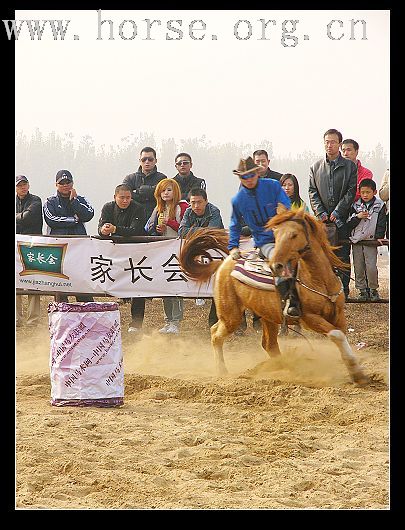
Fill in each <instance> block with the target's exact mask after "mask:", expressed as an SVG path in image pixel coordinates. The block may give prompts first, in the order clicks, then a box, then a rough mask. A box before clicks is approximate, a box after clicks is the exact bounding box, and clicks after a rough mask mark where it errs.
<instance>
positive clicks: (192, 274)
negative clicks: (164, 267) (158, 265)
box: [178, 228, 229, 284]
mask: <svg viewBox="0 0 405 530" xmlns="http://www.w3.org/2000/svg"><path fill="white" fill-rule="evenodd" d="M228 241H229V236H228V234H227V232H226V231H225V230H224V229H223V228H203V229H201V230H195V231H194V232H188V234H187V235H186V237H185V238H184V239H182V240H181V245H180V252H179V256H178V258H179V263H180V266H181V268H182V270H183V272H184V273H185V274H186V276H188V277H189V278H190V279H191V280H194V281H196V282H198V283H200V284H201V283H204V282H206V281H208V280H209V279H210V278H211V276H212V274H214V272H215V271H216V270H217V269H218V267H219V266H220V265H221V264H222V263H223V262H222V260H219V259H213V257H212V256H211V254H210V253H209V252H208V251H209V250H217V251H219V252H223V253H224V254H227V255H228V254H229V250H228Z"/></svg>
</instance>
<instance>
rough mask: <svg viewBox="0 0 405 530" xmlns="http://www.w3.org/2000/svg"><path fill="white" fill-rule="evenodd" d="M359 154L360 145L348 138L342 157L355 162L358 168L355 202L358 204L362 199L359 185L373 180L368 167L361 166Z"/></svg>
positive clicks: (344, 144) (343, 144)
mask: <svg viewBox="0 0 405 530" xmlns="http://www.w3.org/2000/svg"><path fill="white" fill-rule="evenodd" d="M358 154H359V144H358V143H357V142H356V140H352V139H351V138H348V139H347V140H343V142H342V156H343V158H347V159H349V160H351V161H352V162H354V163H355V164H356V166H357V189H356V196H355V198H354V201H353V202H356V201H357V200H358V199H360V192H359V184H360V182H361V181H362V180H364V179H371V180H372V179H373V174H372V172H371V171H370V170H369V169H367V168H366V167H364V166H362V165H361V162H360V160H357V155H358Z"/></svg>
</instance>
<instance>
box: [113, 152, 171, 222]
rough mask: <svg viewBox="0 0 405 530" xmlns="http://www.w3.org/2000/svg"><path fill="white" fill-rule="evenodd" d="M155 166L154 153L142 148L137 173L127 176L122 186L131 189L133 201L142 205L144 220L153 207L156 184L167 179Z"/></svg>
mask: <svg viewBox="0 0 405 530" xmlns="http://www.w3.org/2000/svg"><path fill="white" fill-rule="evenodd" d="M156 164H157V158H156V151H155V150H154V149H153V147H144V148H143V149H142V151H141V153H140V156H139V168H138V171H137V172H136V173H131V174H129V175H127V176H126V177H125V178H124V180H123V184H127V185H128V186H129V187H130V188H131V190H132V198H133V199H134V201H136V202H139V203H140V204H142V206H143V209H144V213H145V219H149V217H150V215H151V213H152V210H153V208H154V207H155V204H156V201H155V195H154V193H155V188H156V185H157V183H158V182H159V181H161V180H162V179H165V178H167V177H166V175H164V174H163V173H160V172H159V171H158V170H157V166H156Z"/></svg>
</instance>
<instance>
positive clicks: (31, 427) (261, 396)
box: [16, 257, 389, 510]
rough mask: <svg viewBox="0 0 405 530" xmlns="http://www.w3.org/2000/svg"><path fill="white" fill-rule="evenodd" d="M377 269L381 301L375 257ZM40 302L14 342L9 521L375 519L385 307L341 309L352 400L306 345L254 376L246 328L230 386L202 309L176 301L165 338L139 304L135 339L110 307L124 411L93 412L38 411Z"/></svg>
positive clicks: (382, 484)
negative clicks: (110, 514) (82, 514)
mask: <svg viewBox="0 0 405 530" xmlns="http://www.w3.org/2000/svg"><path fill="white" fill-rule="evenodd" d="M379 267H380V284H381V289H380V294H381V295H382V296H384V297H385V298H386V297H388V265H387V258H386V257H382V258H379ZM352 283H353V282H352ZM352 295H355V292H354V289H353V290H352ZM41 300H42V302H41V304H42V308H43V311H42V313H43V316H42V320H43V322H42V323H41V326H39V327H38V328H36V329H34V330H30V329H27V328H18V330H17V334H16V365H17V379H16V381H17V382H16V392H17V401H16V424H17V430H16V454H17V457H16V462H17V468H16V507H17V509H94V508H104V509H284V510H285V509H303V508H307V509H308V508H311V509H382V510H384V509H388V508H389V433H388V421H389V418H388V399H389V395H388V392H389V390H388V377H389V373H388V366H389V351H388V325H389V324H388V319H389V306H388V304H347V305H346V311H347V317H348V324H349V328H351V329H352V330H353V331H351V332H349V334H348V337H349V341H350V343H351V344H352V346H353V349H354V351H356V354H357V356H358V358H359V360H360V362H361V364H362V365H363V367H364V369H365V372H366V373H367V375H368V376H369V377H370V384H369V385H368V386H367V387H365V388H357V387H356V386H355V385H353V384H352V383H351V382H350V381H349V376H348V373H347V371H346V368H345V367H344V365H343V363H342V361H341V359H340V354H339V353H338V350H337V348H336V347H335V346H334V345H333V344H331V343H330V342H329V341H328V340H327V339H324V338H323V337H320V336H318V335H315V334H313V333H312V332H307V331H305V332H304V334H305V337H306V339H307V340H305V339H303V338H301V337H298V338H296V337H295V336H294V333H290V334H289V335H288V337H286V338H280V345H281V349H282V352H283V353H282V356H281V358H280V359H277V360H270V361H269V362H268V363H266V365H265V366H264V367H262V368H261V369H256V370H255V369H254V368H255V366H257V365H258V364H259V363H261V362H262V361H265V360H266V359H267V354H266V353H265V352H264V350H263V349H262V348H261V346H260V339H261V336H260V335H259V334H257V333H256V332H255V331H254V330H253V328H252V327H251V324H249V328H248V331H247V332H246V334H245V336H243V337H237V336H234V335H233V336H232V337H230V338H229V340H228V341H227V342H226V343H225V349H224V351H225V362H226V363H227V366H228V369H229V371H230V376H229V377H227V378H224V379H217V378H216V377H215V372H214V361H213V353H212V350H211V345H210V341H209V331H208V324H207V322H208V310H209V303H207V304H206V305H204V306H196V305H195V303H194V301H193V300H186V301H185V318H184V321H183V324H182V332H181V334H180V335H179V336H178V337H174V338H166V337H164V336H160V335H159V334H158V333H157V331H156V330H157V329H158V328H160V327H161V326H162V325H163V323H164V322H163V307H162V302H161V300H159V299H156V300H153V301H148V302H147V317H146V319H145V325H144V329H145V334H144V336H143V338H141V339H135V338H134V337H133V336H132V335H130V334H128V333H127V328H128V323H129V305H121V306H120V307H121V310H122V311H121V319H122V345H123V351H124V363H125V397H124V405H123V406H122V407H120V408H110V409H102V408H95V407H91V408H75V407H52V406H51V405H50V378H49V368H48V357H49V334H48V330H47V315H46V307H47V305H48V302H50V301H52V298H50V297H42V298H41ZM99 300H100V301H101V300H106V299H99ZM71 301H74V299H71ZM308 341H309V342H308ZM362 342H364V343H366V345H365V346H363V347H362V348H360V349H359V350H356V345H358V344H359V343H362Z"/></svg>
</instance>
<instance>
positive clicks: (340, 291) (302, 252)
mask: <svg viewBox="0 0 405 530" xmlns="http://www.w3.org/2000/svg"><path fill="white" fill-rule="evenodd" d="M288 220H289V221H294V222H295V223H298V224H300V225H301V226H302V227H303V229H304V232H305V238H306V240H307V244H306V245H305V247H303V248H302V249H300V250H297V252H298V254H299V255H300V256H302V255H303V254H305V253H306V252H308V251H309V250H311V246H310V244H309V236H308V228H307V224H306V222H305V221H304V220H303V219H298V218H296V217H294V218H292V219H288ZM297 272H298V271H297ZM337 278H338V279H339V281H340V290H339V292H338V293H336V294H331V295H330V294H325V293H321V292H320V291H317V290H316V289H312V288H311V287H309V286H308V285H305V283H303V282H302V281H301V280H300V279H299V278H298V276H297V277H296V278H295V280H296V281H297V282H298V283H299V284H300V285H302V287H304V288H305V289H308V291H312V292H313V293H316V294H319V295H320V296H324V297H325V298H327V299H328V300H330V301H331V302H333V303H335V302H336V300H337V298H338V296H339V295H340V294H341V293H342V292H343V284H342V280H341V279H340V277H339V276H337Z"/></svg>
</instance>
